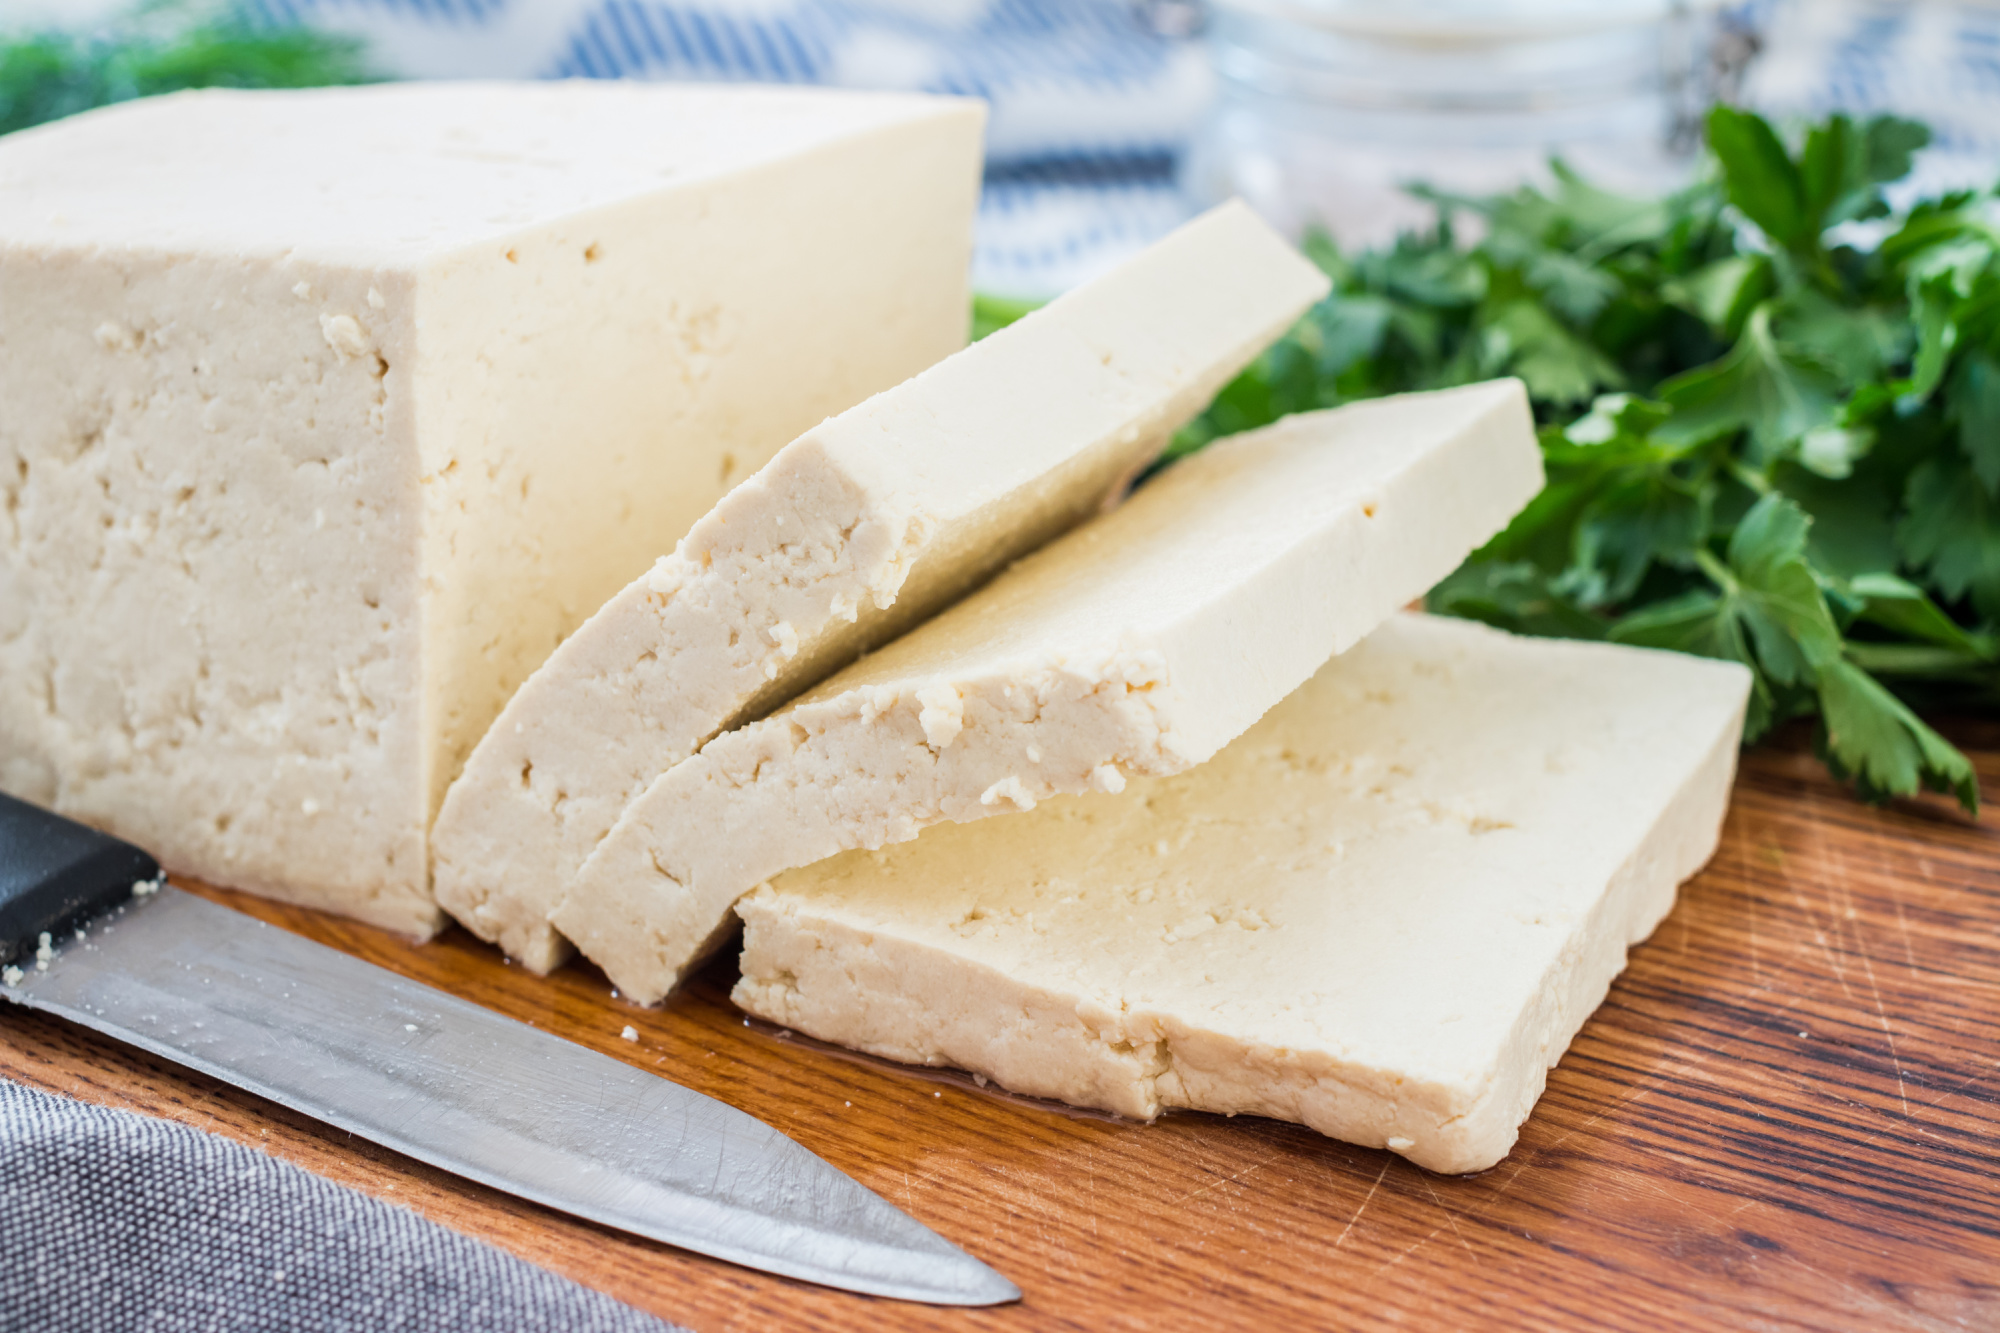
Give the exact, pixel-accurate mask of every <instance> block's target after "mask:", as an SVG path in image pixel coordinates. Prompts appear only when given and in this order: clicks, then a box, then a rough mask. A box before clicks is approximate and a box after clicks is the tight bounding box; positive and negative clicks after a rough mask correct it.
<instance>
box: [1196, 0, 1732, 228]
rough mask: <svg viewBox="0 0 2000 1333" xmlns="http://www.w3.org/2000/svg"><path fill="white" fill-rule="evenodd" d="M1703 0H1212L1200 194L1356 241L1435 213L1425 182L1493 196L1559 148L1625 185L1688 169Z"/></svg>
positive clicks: (1543, 164) (1673, 178) (1638, 186)
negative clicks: (1210, 83) (1414, 193)
mask: <svg viewBox="0 0 2000 1333" xmlns="http://www.w3.org/2000/svg"><path fill="white" fill-rule="evenodd" d="M1709 7H1711V6H1709V5H1707V4H1704V3H1702V0H1484V2H1483V3H1482V2H1481V0H1402V3H1399V4H1395V5H1385V4H1381V3H1379V0H1376V2H1371V0H1210V12H1209V25H1208V42H1209V47H1210V51H1211V53H1212V56H1213V60H1214V65H1215V72H1216V76H1217V98H1216V104H1215V107H1214V109H1213V111H1212V112H1211V113H1210V116H1209V119H1208V121H1207V122H1206V125H1205V127H1204V128H1203V130H1202V132H1201V133H1200V134H1199V135H1198V136H1197V138H1196V141H1195V143H1194V145H1193V147H1192V149H1191V151H1190V153H1189V155H1188V158H1187V162H1186V166H1185V173H1186V175H1185V184H1186V185H1187V187H1188V189H1189V191H1190V193H1192V194H1193V195H1194V196H1195V197H1196V199H1197V200H1198V201H1200V202H1203V203H1207V202H1213V201H1216V200H1219V199H1223V198H1227V197H1229V196H1231V195H1241V196H1242V197H1243V198H1244V199H1245V200H1247V201H1248V202H1249V203H1250V204H1251V205H1252V206H1253V207H1255V208H1256V209H1257V210H1258V211H1259V212H1261V213H1263V214H1264V215H1265V216H1266V217H1267V218H1269V219H1271V221H1272V222H1274V223H1275V224H1277V225H1278V226H1280V227H1283V228H1286V229H1288V230H1289V231H1291V232H1292V233H1293V234H1298V233H1300V232H1302V231H1304V230H1305V229H1306V228H1307V227H1309V226H1313V225H1318V226H1323V227H1325V228H1326V229H1327V230H1328V231H1330V232H1331V233H1332V234H1333V236H1334V237H1335V239H1336V240H1337V241H1339V242H1340V243H1341V244H1342V245H1343V246H1344V247H1356V246H1362V245H1373V244H1380V243H1383V242H1385V241H1388V240H1390V239H1393V237H1394V236H1395V234H1396V233H1397V232H1398V231H1399V230H1404V229H1407V228H1410V227H1414V226H1421V225H1426V224H1427V223H1428V222H1429V221H1430V219H1431V217H1432V215H1433V210H1432V208H1431V206H1430V205H1428V204H1427V203H1425V202H1423V201H1421V200H1418V199H1415V198H1412V197H1411V196H1410V195H1409V194H1408V193H1407V190H1406V187H1407V186H1408V185H1409V184H1411V183H1413V182H1417V181H1423V182H1426V183H1428V184H1431V185H1433V186H1435V187H1437V188H1439V189H1441V190H1444V191H1447V192H1449V193H1456V194H1488V193H1493V192H1495V191H1500V190H1506V189H1510V188H1512V187H1514V186H1516V185H1518V184H1520V183H1522V182H1523V181H1527V180H1534V179H1541V178H1545V177H1546V175H1547V163H1548V159H1549V157H1550V156H1551V155H1556V156H1559V157H1561V158H1563V159H1564V160H1565V161H1567V162H1568V163H1569V164H1570V165H1572V166H1574V167H1576V168H1577V169H1578V170H1579V171H1581V172H1582V173H1584V174H1585V175H1587V176H1589V177H1591V178H1592V179H1594V180H1596V181H1598V182H1600V183H1602V184H1604V185H1606V186H1608V187H1611V188H1624V189H1629V190H1633V191H1649V192H1650V191H1657V190H1659V189H1662V188H1668V187H1671V186H1672V185H1674V184H1676V183H1678V182H1679V181H1680V180H1682V179H1684V178H1685V176H1686V172H1687V170H1688V168H1689V166H1690V165H1691V163H1692V149H1693V148H1694V146H1695V142H1696V136H1695V135H1694V134H1692V133H1690V132H1689V131H1690V130H1691V128H1692V118H1693V116H1694V115H1695V114H1697V113H1698V110H1699V107H1698V106H1697V105H1696V103H1697V102H1698V101H1699V100H1700V99H1699V96H1698V90H1696V89H1695V88H1694V87H1693V81H1694V78H1695V75H1696V73H1697V70H1696V58H1695V57H1696V52H1697V49H1698V48H1700V47H1702V46H1703V45H1704V44H1705V36H1704V34H1705V29H1706V23H1705V21H1704V20H1705V16H1704V15H1703V14H1701V13H1698V12H1697V11H1698V10H1704V9H1707V8H1709Z"/></svg>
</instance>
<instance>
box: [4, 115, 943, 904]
mask: <svg viewBox="0 0 2000 1333" xmlns="http://www.w3.org/2000/svg"><path fill="white" fill-rule="evenodd" d="M982 120H983V115H982V112H981V109H980V108H979V107H978V106H977V105H976V104H974V103H971V102H968V101H962V100H957V99H945V98H924V97H908V96H891V95H877V94H859V93H840V92H834V91H828V90H824V89H805V88H747V87H737V88H720V87H694V86H678V87H677V86H666V85H657V84H656V85H650V86H648V85H639V84H630V83H625V84H620V83H611V82H598V81H588V80H579V81H576V82H572V83H560V84H558V83H533V84H519V85H509V84H479V83H453V84H442V85H419V84H392V85H383V86H378V87H367V88H336V89H314V90H309V91H298V92H238V91H209V92H200V93H187V94H176V95H173V96H169V97H159V98H147V99H144V100H142V101H138V102H132V103H128V104H126V105H123V106H117V107H110V108H107V109H104V110H101V111H93V112H90V113H88V114H85V115H81V116H76V117H72V118H70V119H67V120H63V121H59V122H57V123H55V124H52V125H47V126H43V127H40V128H37V129H32V130H27V131H24V132H22V133H19V134H11V135H8V136H6V137H5V138H4V139H0V790H4V791H6V792H8V793H10V794H12V795H15V796H19V797H22V798H25V799H28V800H31V801H35V802H38V803H40V804H44V805H49V806H53V807H55V808H56V809H58V810H61V811H63V812H64V813H66V814H69V815H72V816H74V817H76V818H79V819H82V820H85V821H87V822H89V823H92V824H96V825H99V826H101V827H104V828H107V829H110V830H112V831H114V832H116V833H118V834H119V835H120V836H122V837H125V838H128V839H130V840H132V841H134V842H137V843H139V844H140V845H141V846H144V847H146V848H148V849H149V850H151V851H152V852H153V853H154V854H156V855H157V856H159V857H160V859H161V860H162V861H163V862H165V863H166V864H167V865H168V866H169V867H171V868H172V869H173V870H174V871H176V872H178V873H182V874H188V875H194V876H197V877H199V878H202V879H205V880H209V881H211V882H213V883H217V884H227V885H232V886H235V887H239V888H246V889H253V890H256V891H258V892H261V893H267V894H270V895H272V896H275V897H280V898H285V899H289V900H291V901H293V902H299V903H304V904H307V905H310V906H313V907H319V908H326V909H330V910H333V911H337V912H344V913H347V914H349V915H352V916H356V917H359V918H361V919H362V920H365V921H370V922H373V923H375V924H377V925H380V926H385V927H389V928H391V929H395V930H399V931H405V932H410V933H428V932H430V931H432V930H435V929H436V928H437V927H438V926H439V925H440V924H441V923H442V921H443V916H442V914H441V913H440V911H439V910H438V906H437V903H436V901H435V900H434V899H433V897H432V894H431V887H430V871H429V860H430V858H429V851H428V845H427V843H428V837H429V832H430V827H431V821H432V818H433V816H434V815H435V814H436V813H437V809H438V805H439V801H440V799H441V798H442V797H443V795H444V792H445V789H446V785H447V784H448V783H449V782H450V781H451V779H452V778H453V777H454V776H455V775H456V774H457V772H458V770H459V766H460V765H461V764H462V763H463V761H464V759H465V757H466V755H467V754H468V753H469V752H470V751H471V749H472V747H473V744H474V742H476V741H477V740H478V739H479V737H480V736H481V735H482V734H483V733H484V732H485V731H486V729H487V725H488V724H489V723H490V722H491V721H492V720H493V717H494V715H495V714H496V713H498V712H499V711H500V707H501V705H502V704H504V703H505V702H506V701H507V699H508V697H509V696H510V695H511V694H512V693H513V692H514V690H515V688H516V687H517V686H519V685H520V683H521V682H522V681H523V680H524V679H526V678H527V676H528V674H529V673H530V672H531V671H533V670H534V668H535V667H536V666H538V665H540V663H541V662H542V660H543V658H545V657H546V656H547V655H548V654H549V652H550V651H551V650H552V649H553V648H554V647H555V646H556V644H557V643H558V642H560V641H561V640H562V639H563V637H564V636H565V635H567V634H569V633H570V632H571V631H572V630H574V629H575V628H576V627H577V626H578V625H579V624H581V623H582V622H583V620H584V619H585V617H587V616H588V615H589V614H590V613H591V612H593V611H595V610H596V609H597V608H598V607H599V606H601V605H603V603H604V600H605V599H606V598H607V597H609V596H611V595H612V594H613V593H615V592H617V590H618V589H619V588H621V587H623V586H625V585H626V584H627V583H629V582H631V581H632V579H634V578H636V577H637V576H639V575H640V574H642V573H644V572H645V571H646V569H647V568H648V567H649V566H650V565H651V564H652V562H653V560H654V559H655V558H656V557H657V556H658V554H659V553H660V552H661V551H663V550H666V549H669V548H670V547H672V545H673V544H674V542H676V541H677V540H679V539H680V537H681V536H682V535H684V534H685V533H686V532H687V530H688V527H689V525H691V524H692V523H693V522H694V521H695V520H696V519H698V518H699V517H700V516H701V515H702V514H703V513H705V512H707V510H708V509H709V507H710V506H711V505H713V504H714V503H715V501H716V499H717V498H718V497H720V496H721V495H722V494H723V492H724V491H725V490H726V489H727V488H728V487H729V486H730V485H731V484H732V483H734V482H736V481H739V480H741V479H742V478H743V477H745V476H747V475H749V474H750V473H751V472H753V471H755V470H756V469H757V468H758V467H759V466H761V465H762V464H763V463H764V462H765V460H767V459H768V458H770V457H771V456H772V455H773V454H775V453H776V452H777V451H778V449H779V448H780V447H782V446H783V445H784V444H785V442H786V441H788V440H791V439H793V438H794V437H796V436H797V435H798V433H799V432H800V431H802V430H804V429H806V428H807V427H808V426H810V425H812V423H814V422H816V421H819V420H822V419H823V418H825V417H826V415H827V414H828V413H831V412H839V411H843V410H845V409H847V408H849V407H852V406H853V405H854V404H856V403H858V402H861V401H862V400H863V399H865V398H867V397H868V396H869V395H870V394H872V393H875V392H876V391H878V390H880V389H885V388H888V387H889V386H891V385H893V384H897V383H899V382H901V381H902V380H904V379H907V378H908V377H909V376H911V375H913V374H915V373H917V372H918V371H920V370H922V369H924V368H925V367H927V366H929V365H932V364H934V363H935V362H936V361H938V360H939V359H940V358H942V357H944V356H947V355H949V354H950V353H952V352H954V351H956V350H957V349H958V348H959V347H961V346H963V344H964V340H965V307H966V265H967V261H968V258H969V255H970V250H971V219H972V211H973V207H974V204H975V201H976V198H977V194H978V188H979V157H980V130H981V125H982ZM800 219H809V220H810V225H805V226H801V225H800Z"/></svg>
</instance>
